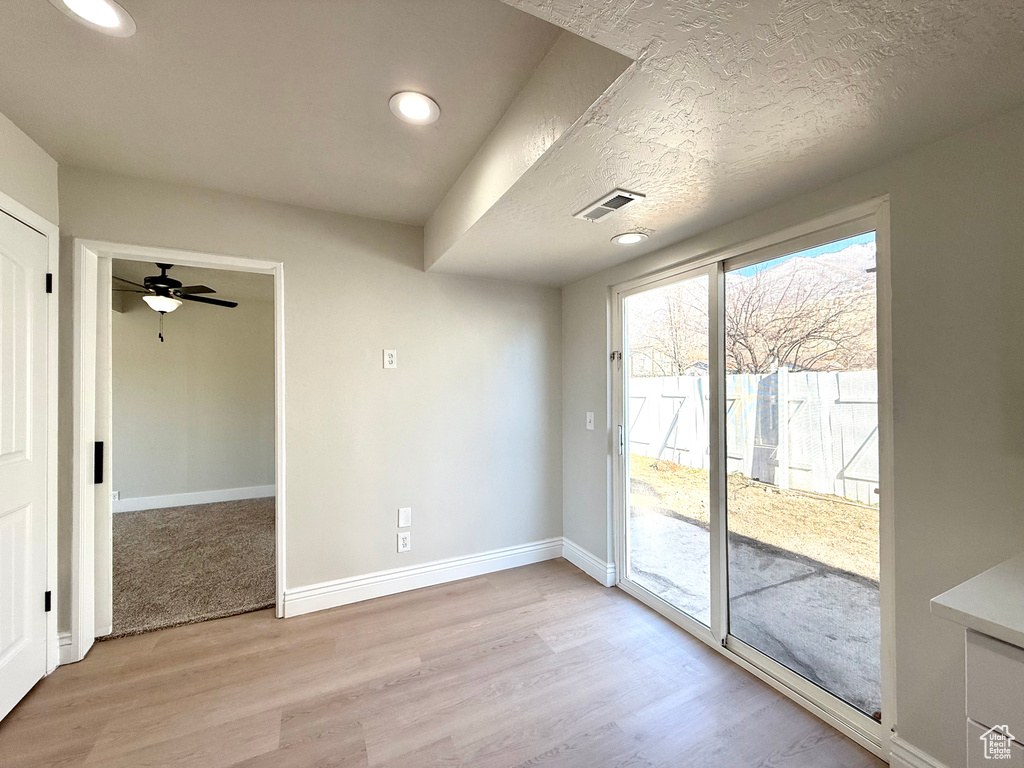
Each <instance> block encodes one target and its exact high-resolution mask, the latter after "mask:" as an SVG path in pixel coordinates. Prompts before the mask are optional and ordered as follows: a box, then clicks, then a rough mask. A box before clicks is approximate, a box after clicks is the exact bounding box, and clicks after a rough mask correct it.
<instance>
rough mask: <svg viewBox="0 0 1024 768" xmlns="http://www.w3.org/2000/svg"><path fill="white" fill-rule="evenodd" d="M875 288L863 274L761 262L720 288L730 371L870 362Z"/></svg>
mask: <svg viewBox="0 0 1024 768" xmlns="http://www.w3.org/2000/svg"><path fill="white" fill-rule="evenodd" d="M874 301H875V299H874V290H873V287H872V286H871V285H869V284H868V283H867V281H866V280H851V279H850V276H849V275H848V274H843V273H840V272H836V271H826V270H821V269H799V268H789V269H767V270H763V271H760V272H757V273H755V274H754V275H752V276H749V277H742V278H740V279H738V280H733V281H731V283H730V285H729V290H727V291H726V322H725V357H726V370H727V371H729V372H730V373H770V372H771V371H773V370H775V369H776V368H778V367H779V366H781V365H786V366H788V367H790V368H792V369H795V370H805V371H831V370H846V371H848V370H864V369H870V368H874V367H875V365H876V361H875V341H874V335H875V312H874Z"/></svg>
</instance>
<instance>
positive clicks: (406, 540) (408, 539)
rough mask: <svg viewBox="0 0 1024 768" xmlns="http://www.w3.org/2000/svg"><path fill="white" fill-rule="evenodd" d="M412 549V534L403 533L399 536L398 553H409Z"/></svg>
mask: <svg viewBox="0 0 1024 768" xmlns="http://www.w3.org/2000/svg"><path fill="white" fill-rule="evenodd" d="M410 549H412V533H411V532H409V531H402V532H401V533H400V534H398V551H399V552H408V551H409V550H410Z"/></svg>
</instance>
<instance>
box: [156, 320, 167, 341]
mask: <svg viewBox="0 0 1024 768" xmlns="http://www.w3.org/2000/svg"><path fill="white" fill-rule="evenodd" d="M164 314H165V313H164V312H161V313H160V333H158V334H157V336H159V337H160V343H161V344H163V342H164Z"/></svg>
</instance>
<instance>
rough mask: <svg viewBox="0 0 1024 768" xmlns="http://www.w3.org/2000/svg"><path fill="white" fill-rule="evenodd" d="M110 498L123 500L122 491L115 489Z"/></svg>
mask: <svg viewBox="0 0 1024 768" xmlns="http://www.w3.org/2000/svg"><path fill="white" fill-rule="evenodd" d="M110 498H111V499H112V500H113V501H120V500H121V492H120V491H114V492H113V493H112V494H110Z"/></svg>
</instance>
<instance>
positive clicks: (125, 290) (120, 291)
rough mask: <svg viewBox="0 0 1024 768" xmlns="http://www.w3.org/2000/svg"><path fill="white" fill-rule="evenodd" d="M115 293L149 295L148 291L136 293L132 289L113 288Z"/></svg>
mask: <svg viewBox="0 0 1024 768" xmlns="http://www.w3.org/2000/svg"><path fill="white" fill-rule="evenodd" d="M114 291H115V292H116V293H149V291H136V290H135V289H134V288H114Z"/></svg>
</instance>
